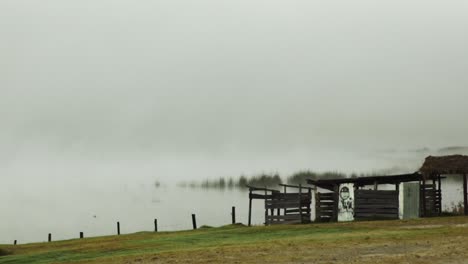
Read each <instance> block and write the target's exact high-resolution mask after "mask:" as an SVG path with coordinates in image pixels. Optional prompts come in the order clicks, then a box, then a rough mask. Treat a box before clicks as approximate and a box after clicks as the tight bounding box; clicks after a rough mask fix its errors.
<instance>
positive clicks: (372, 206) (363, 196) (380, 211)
mask: <svg viewBox="0 0 468 264" xmlns="http://www.w3.org/2000/svg"><path fill="white" fill-rule="evenodd" d="M398 196H399V195H398V191H383V190H355V193H354V198H355V201H354V208H355V209H354V219H356V220H372V219H398V206H399V201H398Z"/></svg>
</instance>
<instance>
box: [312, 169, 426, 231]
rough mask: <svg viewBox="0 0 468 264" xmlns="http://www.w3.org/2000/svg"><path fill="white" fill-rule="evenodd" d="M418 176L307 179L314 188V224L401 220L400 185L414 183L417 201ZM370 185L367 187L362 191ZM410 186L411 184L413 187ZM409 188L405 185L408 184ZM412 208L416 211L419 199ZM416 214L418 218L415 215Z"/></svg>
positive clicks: (417, 174) (416, 174) (413, 174)
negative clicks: (390, 187)
mask: <svg viewBox="0 0 468 264" xmlns="http://www.w3.org/2000/svg"><path fill="white" fill-rule="evenodd" d="M421 178H422V175H421V174H419V173H410V174H400V175H384V176H373V177H358V178H344V179H343V178H342V179H326V180H312V179H309V180H307V183H308V184H311V185H314V186H316V187H317V188H316V189H315V190H316V191H315V209H316V210H315V212H316V221H321V222H323V221H352V220H355V219H357V220H371V219H398V218H400V217H402V211H401V209H403V207H404V206H405V203H403V199H404V196H402V194H403V193H401V192H400V191H401V190H400V189H401V187H400V186H403V187H404V186H405V185H401V184H402V183H410V182H414V183H415V184H416V192H415V194H413V196H414V195H416V196H418V198H419V184H418V183H419V181H420V180H421ZM382 185H387V186H388V185H393V186H394V189H393V190H389V189H388V188H387V189H383V188H382V187H379V186H382ZM366 186H370V187H371V188H370V189H369V188H365V187H366ZM413 186H414V184H413ZM408 187H409V185H408ZM415 201H416V204H415V205H412V207H413V208H416V209H415V210H417V211H419V199H417V200H415ZM417 215H419V214H418V213H417Z"/></svg>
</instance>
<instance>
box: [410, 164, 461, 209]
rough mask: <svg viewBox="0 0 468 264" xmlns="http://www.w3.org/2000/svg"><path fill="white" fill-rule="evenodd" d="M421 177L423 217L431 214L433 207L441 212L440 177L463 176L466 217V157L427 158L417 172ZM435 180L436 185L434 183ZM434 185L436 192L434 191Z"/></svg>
mask: <svg viewBox="0 0 468 264" xmlns="http://www.w3.org/2000/svg"><path fill="white" fill-rule="evenodd" d="M419 171H420V172H421V173H422V175H423V180H422V181H421V185H422V186H421V192H422V195H421V197H422V203H423V205H422V210H423V212H422V213H423V215H428V214H431V212H433V211H434V207H436V206H439V210H441V199H440V198H441V191H440V190H441V186H440V185H441V181H440V179H441V178H442V176H441V175H445V176H447V177H448V176H451V175H462V176H463V205H464V213H465V215H468V194H467V180H468V179H467V175H468V156H464V155H450V156H439V157H434V156H429V157H427V158H426V160H425V161H424V164H423V165H422V167H421V169H420V170H419ZM427 180H429V181H430V180H432V184H431V183H429V184H427ZM436 180H437V183H436ZM436 184H437V185H438V190H439V191H438V192H437V191H434V189H435V186H436Z"/></svg>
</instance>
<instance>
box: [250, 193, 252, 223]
mask: <svg viewBox="0 0 468 264" xmlns="http://www.w3.org/2000/svg"><path fill="white" fill-rule="evenodd" d="M251 225H252V189H251V188H249V226H251Z"/></svg>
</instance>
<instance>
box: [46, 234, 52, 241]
mask: <svg viewBox="0 0 468 264" xmlns="http://www.w3.org/2000/svg"><path fill="white" fill-rule="evenodd" d="M47 241H49V242H51V241H52V234H51V233H49V237H48V239H47Z"/></svg>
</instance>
